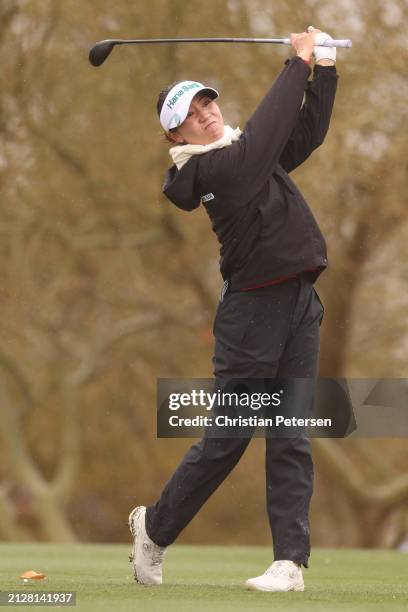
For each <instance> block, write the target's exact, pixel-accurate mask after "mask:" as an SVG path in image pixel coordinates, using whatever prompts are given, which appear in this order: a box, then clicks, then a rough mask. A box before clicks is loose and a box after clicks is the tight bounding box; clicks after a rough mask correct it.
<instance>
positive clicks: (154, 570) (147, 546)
mask: <svg viewBox="0 0 408 612" xmlns="http://www.w3.org/2000/svg"><path fill="white" fill-rule="evenodd" d="M145 514H146V507H145V506H137V507H136V508H133V510H132V512H131V513H130V514H129V529H130V533H131V534H132V536H133V538H134V543H133V550H132V554H131V555H130V556H129V561H130V563H132V564H133V573H134V576H135V580H136V582H140V584H146V585H154V584H162V582H163V575H162V569H163V568H162V566H163V559H164V553H165V550H166V549H165V548H163V547H162V546H158V545H157V544H155V543H154V542H153V541H152V540H151V539H150V538H149V536H148V535H147V533H146V527H145Z"/></svg>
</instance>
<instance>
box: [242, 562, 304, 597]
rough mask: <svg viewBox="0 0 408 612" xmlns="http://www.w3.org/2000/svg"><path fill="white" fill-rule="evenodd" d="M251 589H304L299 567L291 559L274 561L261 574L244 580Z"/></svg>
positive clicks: (276, 590)
mask: <svg viewBox="0 0 408 612" xmlns="http://www.w3.org/2000/svg"><path fill="white" fill-rule="evenodd" d="M246 585H247V587H248V589H251V590H253V591H275V592H278V591H280V592H282V591H304V590H305V585H304V582H303V574H302V570H301V568H300V567H299V566H298V565H296V563H294V562H293V561H274V562H273V563H272V565H271V566H270V567H268V569H267V570H266V572H265V573H264V574H262V576H257V577H256V578H250V579H249V580H247V581H246Z"/></svg>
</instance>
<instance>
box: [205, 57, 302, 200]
mask: <svg viewBox="0 0 408 612" xmlns="http://www.w3.org/2000/svg"><path fill="white" fill-rule="evenodd" d="M309 75H310V67H309V66H308V65H307V64H306V63H305V62H304V61H303V60H302V59H301V58H300V57H297V56H295V57H293V58H292V59H291V60H289V61H288V62H287V64H286V66H285V67H284V69H283V70H282V72H281V73H280V74H279V76H278V78H277V79H276V80H275V82H274V84H273V85H272V87H271V89H270V90H269V91H268V93H267V94H266V96H265V97H264V98H263V100H262V101H261V103H260V104H259V106H258V108H257V109H256V110H255V112H254V114H253V115H252V116H251V117H250V119H249V120H248V122H247V123H246V125H245V129H244V131H243V133H242V135H241V137H240V138H239V140H238V141H237V142H234V143H233V144H231V145H230V146H228V147H224V148H222V149H216V150H215V151H210V152H209V153H207V154H205V155H203V156H202V159H201V160H200V164H199V165H200V170H199V182H200V183H201V185H205V188H206V189H207V190H208V191H213V190H216V189H217V188H221V189H222V190H223V191H229V192H230V193H231V191H232V192H234V193H237V194H239V195H240V196H241V197H240V200H242V199H248V198H249V197H251V196H252V195H253V194H254V192H256V191H259V189H260V188H261V187H262V186H263V185H264V184H265V183H266V181H267V180H268V178H269V177H270V175H271V173H272V171H273V169H274V167H275V166H276V165H277V164H278V163H279V160H280V158H281V156H282V153H283V150H284V148H285V146H286V144H287V141H288V139H289V137H290V135H291V134H292V132H293V130H294V127H295V125H296V121H297V119H298V116H299V111H300V109H301V105H302V101H303V95H304V91H305V88H306V86H307V82H308V77H309Z"/></svg>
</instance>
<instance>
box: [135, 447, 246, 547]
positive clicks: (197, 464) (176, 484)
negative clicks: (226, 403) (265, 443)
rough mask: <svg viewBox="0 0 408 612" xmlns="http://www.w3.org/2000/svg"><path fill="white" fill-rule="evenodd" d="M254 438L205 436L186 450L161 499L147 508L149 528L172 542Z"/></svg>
mask: <svg viewBox="0 0 408 612" xmlns="http://www.w3.org/2000/svg"><path fill="white" fill-rule="evenodd" d="M250 440H251V438H238V439H236V438H227V439H225V438H219V439H218V438H206V437H204V438H203V439H202V440H200V441H199V442H198V443H197V444H194V445H193V446H192V447H191V448H190V450H189V451H188V452H187V453H186V455H185V456H184V458H183V460H182V461H181V463H180V465H179V466H178V468H177V469H176V471H175V472H174V474H173V476H172V477H171V479H170V480H169V482H168V483H167V484H166V486H165V487H164V489H163V492H162V494H161V496H160V499H159V500H158V501H157V503H156V504H154V505H152V506H149V507H148V508H147V510H146V531H147V534H148V535H149V537H150V538H151V539H152V540H153V542H155V543H156V544H158V545H159V546H168V545H169V544H172V543H173V542H174V540H175V539H176V538H177V536H178V535H179V533H180V532H181V531H182V530H183V529H184V528H185V527H186V526H187V525H188V523H189V522H190V521H191V520H192V518H193V517H194V516H195V515H196V514H197V512H198V511H199V510H200V508H201V507H202V506H203V504H204V503H205V502H206V501H207V499H208V498H209V497H210V496H211V495H212V493H213V492H214V491H215V490H216V489H217V488H218V486H219V485H220V484H221V483H222V482H223V481H224V480H225V478H226V477H227V476H228V474H229V473H230V472H231V470H232V469H233V468H234V466H235V465H236V464H237V463H238V461H239V460H240V458H241V456H242V454H243V453H244V451H245V449H246V447H247V446H248V444H249V442H250Z"/></svg>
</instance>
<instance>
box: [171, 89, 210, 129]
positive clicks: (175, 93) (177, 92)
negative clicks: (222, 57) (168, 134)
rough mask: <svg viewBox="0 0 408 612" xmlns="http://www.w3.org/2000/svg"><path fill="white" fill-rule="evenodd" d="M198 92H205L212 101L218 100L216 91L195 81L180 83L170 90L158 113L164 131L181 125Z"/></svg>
mask: <svg viewBox="0 0 408 612" xmlns="http://www.w3.org/2000/svg"><path fill="white" fill-rule="evenodd" d="M199 91H205V92H206V93H208V95H209V96H210V97H211V98H213V99H215V98H218V91H217V90H216V89H213V88H212V87H206V86H205V85H203V84H202V83H198V82H197V81H181V82H180V83H177V85H175V86H174V87H173V88H172V89H170V91H169V93H168V94H167V96H166V99H165V100H164V103H163V106H162V109H161V112H160V123H161V124H162V126H163V128H164V129H165V130H166V131H167V130H171V129H172V128H175V127H178V126H179V125H181V124H182V123H183V121H184V120H185V118H186V117H187V113H188V109H189V108H190V104H191V100H192V99H193V98H194V96H195V95H197V94H198V92H199Z"/></svg>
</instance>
